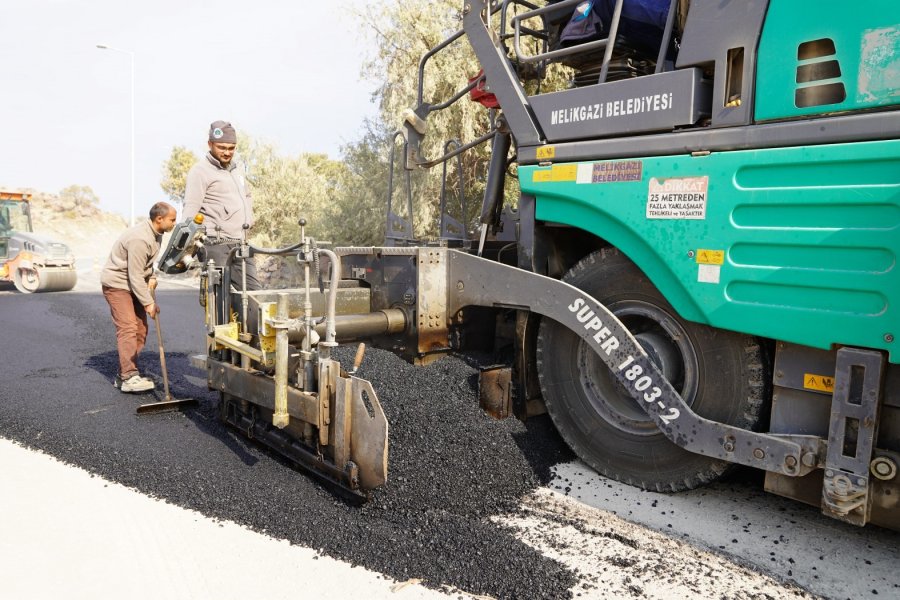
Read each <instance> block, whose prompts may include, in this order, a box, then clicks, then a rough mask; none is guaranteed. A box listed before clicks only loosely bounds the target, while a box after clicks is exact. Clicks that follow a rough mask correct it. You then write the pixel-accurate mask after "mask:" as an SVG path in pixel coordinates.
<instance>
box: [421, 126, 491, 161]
mask: <svg viewBox="0 0 900 600" xmlns="http://www.w3.org/2000/svg"><path fill="white" fill-rule="evenodd" d="M495 133H497V128H496V127H492V128H491V129H490V130H489V131H488V132H487V133H485V134H484V135H482V136H480V137H478V138H476V139H474V140H472V141H471V142H469V143H468V144H465V145H464V146H460V147H458V148H457V149H456V150H453V151H452V152H447V153H446V154H444V155H443V156H441V157H439V158H435V159H433V160H427V161H418V160H417V161H416V165H418V166H420V167H422V168H424V169H429V168H431V167H433V166H435V165H439V164H441V163H442V162H444V161H446V160H450V159H451V158H453V157H454V156H456V155H457V154H462V153H463V152H465V151H466V150H469V149H470V148H474V147H475V146H478V145H479V144H483V143H485V142H486V141H488V140H489V139H491V138H492V137H494V134H495Z"/></svg>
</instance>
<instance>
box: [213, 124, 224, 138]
mask: <svg viewBox="0 0 900 600" xmlns="http://www.w3.org/2000/svg"><path fill="white" fill-rule="evenodd" d="M223 135H225V134H224V132H223V131H222V130H221V129H219V128H218V127H216V128H215V129H213V137H214V138H216V139H219V138H221V137H222V136H223Z"/></svg>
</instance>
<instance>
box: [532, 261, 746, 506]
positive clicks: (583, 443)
mask: <svg viewBox="0 0 900 600" xmlns="http://www.w3.org/2000/svg"><path fill="white" fill-rule="evenodd" d="M563 280H564V281H565V282H567V283H570V284H572V285H574V286H575V287H577V288H579V289H582V290H584V291H585V292H587V293H589V294H590V295H592V296H593V297H594V298H596V299H597V300H599V301H600V302H601V303H602V304H604V305H605V306H606V307H608V308H609V309H610V310H611V311H612V312H613V313H614V314H615V315H616V317H617V318H618V319H619V320H620V321H622V322H623V323H624V324H625V326H626V327H627V328H628V329H629V330H630V331H631V332H632V334H634V335H635V337H637V339H638V341H639V342H640V344H641V346H642V347H643V348H644V350H646V351H647V353H648V354H650V356H651V358H652V359H653V360H654V362H655V363H656V365H657V366H658V367H660V369H661V370H662V371H663V374H664V375H665V376H666V378H667V379H668V380H669V381H670V382H671V383H672V385H673V386H674V387H675V389H676V390H678V392H679V393H680V394H681V396H682V397H683V398H684V399H685V401H686V402H687V403H688V405H689V406H691V408H692V410H693V411H694V412H696V413H697V414H699V415H701V416H703V417H706V418H708V419H712V420H713V421H718V422H722V423H729V424H731V425H736V426H738V427H741V428H744V429H753V428H754V427H755V426H756V424H757V423H758V421H759V419H760V409H761V406H762V400H763V386H764V383H763V382H764V373H763V370H764V369H763V361H762V354H761V349H760V346H759V344H758V343H757V341H756V340H755V338H753V337H751V336H747V335H742V334H738V333H733V332H729V331H723V330H720V329H714V328H712V327H708V326H705V325H700V324H697V323H692V322H689V321H685V320H684V319H682V318H681V317H679V316H678V315H677V313H676V312H675V310H674V309H673V308H672V307H671V306H670V305H669V303H668V302H666V300H665V299H664V298H663V296H662V294H660V293H659V291H658V290H657V289H656V287H654V285H653V284H652V283H651V282H650V280H648V279H647V277H646V276H645V275H644V274H643V272H641V270H640V269H638V268H637V266H635V264H634V263H632V262H631V261H630V260H629V259H628V258H626V257H625V256H623V255H622V254H620V253H619V252H618V250H616V249H614V248H607V249H603V250H601V251H598V252H594V253H593V254H590V255H588V256H587V257H586V258H584V259H582V260H581V261H580V262H579V263H578V264H576V265H575V266H574V267H572V269H571V270H570V271H569V272H568V273H567V274H566V276H565V277H564V279H563ZM537 364H538V374H539V377H540V382H541V390H542V392H543V395H544V401H545V403H546V405H547V411H548V412H549V413H550V416H551V418H552V419H553V422H554V424H555V425H556V428H557V429H558V430H559V433H560V434H561V435H562V437H563V439H565V440H566V442H567V443H568V444H569V446H571V448H572V449H573V450H574V451H575V453H576V454H577V455H578V456H579V457H580V458H581V459H582V460H584V461H585V462H586V463H587V464H589V465H590V466H591V467H593V468H594V469H596V470H597V471H598V472H599V473H601V474H603V475H605V476H607V477H610V478H612V479H616V480H618V481H622V482H624V483H627V484H630V485H634V486H637V487H640V488H643V489H648V490H656V491H680V490H685V489H691V488H695V487H697V486H700V485H703V484H705V483H708V482H710V481H712V480H714V479H716V478H718V477H720V476H721V475H722V474H723V473H725V472H726V471H727V470H728V468H729V466H730V465H729V463H726V462H724V461H720V460H717V459H713V458H708V457H705V456H701V455H699V454H693V453H690V452H688V451H686V450H684V449H682V448H680V447H678V446H676V445H675V444H674V443H672V442H670V441H669V440H668V439H667V438H666V437H665V436H664V435H663V434H662V433H661V432H660V431H659V429H658V428H657V427H656V425H655V424H654V423H653V422H652V421H651V420H650V418H649V417H648V416H647V414H646V413H645V412H644V410H643V409H642V408H641V407H640V406H639V405H638V403H637V402H635V401H634V399H632V398H631V397H630V396H629V395H628V394H627V393H626V391H625V390H624V389H623V388H622V387H621V386H620V385H619V384H618V382H616V380H615V378H614V377H613V375H612V373H611V372H610V371H609V369H608V368H607V367H606V365H605V364H604V363H603V362H602V361H601V360H600V359H599V357H597V356H596V354H595V353H594V352H593V351H592V350H591V348H590V347H589V346H588V345H587V344H585V343H584V342H583V341H582V340H581V338H579V337H578V336H577V335H576V334H575V333H574V332H572V331H571V330H570V329H568V328H566V327H563V326H562V325H560V324H559V323H557V322H556V321H553V320H551V319H546V318H545V319H543V320H542V321H541V325H540V329H539V331H538V342H537Z"/></svg>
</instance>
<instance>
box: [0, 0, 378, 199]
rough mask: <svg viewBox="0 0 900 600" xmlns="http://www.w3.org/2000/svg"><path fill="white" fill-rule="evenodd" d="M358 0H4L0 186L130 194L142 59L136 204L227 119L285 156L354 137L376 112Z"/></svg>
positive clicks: (327, 148)
mask: <svg viewBox="0 0 900 600" xmlns="http://www.w3.org/2000/svg"><path fill="white" fill-rule="evenodd" d="M365 4H366V2H364V1H363V0H347V1H344V2H284V1H277V0H256V1H255V2H248V1H246V0H244V1H241V2H238V1H235V0H219V1H217V2H205V1H203V2H200V1H194V0H180V1H173V0H156V1H154V2H148V3H133V2H128V1H122V0H94V1H90V0H27V1H26V0H18V1H16V0H10V1H8V2H3V3H2V5H0V88H2V89H0V185H4V186H12V187H31V188H35V189H37V190H39V191H46V192H58V191H59V190H60V189H62V188H64V187H66V186H68V185H71V184H79V185H89V186H91V187H92V188H93V189H94V191H95V192H96V193H97V194H98V195H99V196H100V205H101V207H102V208H103V209H104V210H107V211H111V212H118V213H120V214H122V215H123V216H125V217H128V215H129V213H130V204H131V155H130V149H131V67H130V59H129V56H128V55H127V54H122V53H119V52H112V51H109V50H99V49H97V48H96V45H97V44H107V45H109V46H113V47H117V48H121V49H123V50H129V51H133V52H134V55H135V140H136V150H135V189H136V191H135V212H136V214H137V215H138V216H141V215H143V214H145V213H146V212H147V210H148V209H149V207H150V206H151V205H152V204H153V203H154V202H156V201H158V200H163V199H165V198H164V196H163V193H162V191H161V190H160V188H159V180H160V171H161V168H162V163H163V162H164V161H165V159H166V158H167V157H168V156H169V153H170V151H171V148H172V147H173V146H175V145H181V146H186V147H188V148H190V149H192V150H194V151H195V152H196V153H198V154H200V153H202V152H205V151H206V135H207V130H208V126H209V123H210V122H211V121H213V120H216V119H226V120H230V121H231V122H232V123H233V124H234V125H235V127H236V128H237V129H238V134H239V135H240V133H241V132H248V133H250V134H252V135H253V136H254V137H256V138H261V139H263V140H265V141H268V142H272V143H274V144H275V145H276V146H277V147H278V148H279V150H280V151H281V152H282V153H284V154H297V153H300V152H325V153H328V154H329V155H330V156H332V157H337V156H338V155H339V149H340V146H341V145H343V144H345V143H348V142H352V141H354V140H356V139H358V137H359V135H360V133H361V125H362V121H363V118H364V117H365V116H367V115H368V116H373V115H375V113H376V110H375V107H374V105H373V104H372V103H371V93H372V91H373V90H374V88H375V85H376V84H375V83H373V82H372V81H363V80H362V78H361V70H362V62H363V59H364V58H365V57H366V56H368V54H369V49H368V46H367V42H370V40H371V36H370V35H369V32H368V30H367V28H366V26H365V22H364V21H363V20H361V19H359V18H358V17H357V16H356V13H357V12H358V11H359V10H360V7H363V6H365Z"/></svg>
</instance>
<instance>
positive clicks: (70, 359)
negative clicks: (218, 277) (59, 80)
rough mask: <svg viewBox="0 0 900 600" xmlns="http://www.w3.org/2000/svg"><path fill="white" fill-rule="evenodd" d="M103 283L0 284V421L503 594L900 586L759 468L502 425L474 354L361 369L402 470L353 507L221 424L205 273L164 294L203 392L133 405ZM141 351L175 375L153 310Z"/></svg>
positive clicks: (335, 541) (323, 536)
mask: <svg viewBox="0 0 900 600" xmlns="http://www.w3.org/2000/svg"><path fill="white" fill-rule="evenodd" d="M97 287H98V286H97V285H96V282H95V281H92V280H91V274H87V276H86V277H85V276H84V275H83V276H82V282H80V283H79V286H78V288H76V291H74V292H67V293H57V294H43V295H34V296H23V295H20V294H17V293H16V292H14V291H12V290H11V289H10V288H5V289H0V315H2V322H3V327H2V328H0V359H2V363H0V364H2V365H3V375H2V378H0V437H2V438H6V439H8V440H12V441H14V442H17V443H19V444H22V445H24V446H26V447H28V448H31V449H34V450H40V451H42V452H45V453H47V454H49V455H50V456H53V457H56V458H59V459H60V460H62V461H64V462H65V463H68V464H70V465H74V466H77V467H80V468H82V469H85V470H87V471H88V472H90V473H92V474H96V475H99V476H101V477H103V478H105V479H107V480H109V481H112V482H116V483H120V484H122V485H124V486H126V487H128V488H132V489H133V490H136V491H137V492H139V493H140V494H142V495H145V496H151V497H155V498H160V499H163V500H165V501H167V502H168V503H170V504H172V505H175V506H176V507H184V508H188V509H192V510H195V511H198V512H199V513H201V514H202V515H205V516H206V517H209V518H211V519H215V520H219V521H222V522H233V523H236V524H239V525H242V526H245V527H248V528H249V529H251V530H253V531H255V532H257V534H263V535H264V536H271V537H274V538H278V539H282V540H287V541H288V542H290V544H292V545H293V546H291V547H295V546H300V547H305V548H310V549H312V550H313V551H315V552H316V553H318V554H319V555H321V556H324V557H332V558H335V559H338V560H340V561H344V562H346V563H349V564H351V565H360V566H363V567H365V568H367V569H369V570H371V571H373V572H376V573H383V574H384V575H385V577H386V578H387V579H389V580H391V581H399V582H403V581H416V582H422V585H425V586H427V587H429V588H433V589H444V590H445V591H446V590H456V591H457V592H459V593H462V592H465V593H466V594H474V595H479V596H488V597H495V598H565V597H572V596H579V595H580V596H581V597H592V598H603V597H610V596H623V595H627V596H631V597H684V596H686V595H691V596H694V597H708V598H720V597H728V598H765V597H769V598H775V597H785V596H788V595H791V596H797V597H810V595H812V596H823V597H829V598H864V597H876V596H878V597H888V598H896V597H900V569H898V568H897V565H900V535H898V534H897V533H894V532H889V531H886V530H882V529H879V528H866V529H856V528H853V527H850V526H847V525H844V524H841V523H837V522H835V521H832V520H829V519H827V518H825V517H824V516H822V515H820V514H819V513H818V511H817V510H816V509H815V508H812V507H806V506H803V505H799V504H798V503H795V502H792V501H789V500H785V499H781V498H777V497H773V496H769V495H766V494H764V493H763V492H761V491H760V487H761V483H760V482H761V478H760V477H759V476H758V474H756V473H753V472H751V471H748V470H740V471H737V472H736V474H735V475H733V476H731V477H730V478H729V479H727V480H725V481H723V482H719V483H717V484H714V485H713V486H710V487H707V488H704V489H702V490H695V491H692V492H688V493H684V494H677V495H664V494H655V493H650V492H641V491H639V490H635V489H633V488H629V487H627V486H622V485H619V484H617V483H615V482H611V481H609V480H606V479H603V478H601V477H598V476H597V475H596V474H594V473H592V472H591V471H590V469H588V468H587V467H585V466H583V465H581V464H580V463H578V462H577V461H572V457H571V454H570V453H568V451H567V450H566V449H565V447H564V446H563V445H562V443H561V442H560V440H559V438H558V436H556V434H555V432H554V431H553V429H552V426H550V425H549V423H548V422H547V421H546V419H535V420H534V422H531V423H529V424H528V425H527V426H524V425H521V424H519V423H517V422H515V421H512V420H510V421H504V422H496V421H493V420H491V419H489V418H487V417H485V416H483V415H482V414H481V413H480V412H479V411H478V409H477V406H470V402H471V400H472V399H473V387H472V374H473V373H474V370H473V369H472V367H471V366H469V365H467V364H466V363H465V362H464V361H462V360H460V359H458V358H450V359H445V360H442V361H439V362H438V363H436V364H435V365H432V366H430V367H427V368H414V367H411V366H409V365H406V364H405V363H402V362H401V361H399V360H397V359H395V358H394V357H392V356H391V355H388V354H387V353H370V354H369V355H367V358H366V363H364V368H363V372H362V376H363V377H367V378H369V379H371V380H372V381H373V385H374V386H375V389H376V392H378V394H379V397H380V399H381V401H382V404H383V405H384V406H385V410H386V412H387V413H388V417H389V420H390V421H391V428H392V431H391V435H392V438H391V444H392V448H391V451H392V455H391V462H390V474H389V478H390V479H391V481H390V482H389V484H388V485H387V486H385V488H384V489H383V490H381V491H379V492H378V493H376V495H375V498H374V500H373V501H372V502H370V503H369V505H367V506H365V507H362V508H359V507H352V506H349V505H346V504H345V503H343V502H341V501H340V500H338V499H336V498H335V497H334V496H333V495H332V494H330V493H329V492H328V491H327V490H324V489H322V487H321V486H319V485H318V484H316V483H315V482H313V481H311V480H310V479H309V478H307V477H306V476H304V475H303V474H301V473H299V472H297V471H295V470H293V469H291V468H290V467H289V466H288V465H287V464H285V463H284V462H283V461H281V460H279V459H278V458H277V457H274V456H272V455H270V454H269V453H268V452H266V451H265V450H264V449H262V448H260V447H258V446H256V445H255V444H254V443H252V442H250V441H247V440H246V439H244V438H243V437H241V436H240V435H237V434H236V433H235V432H233V431H231V430H229V429H227V428H225V427H223V426H222V425H221V424H220V423H219V422H218V421H217V419H216V402H217V397H216V395H215V394H213V393H211V392H209V391H207V390H206V389H205V385H204V384H205V381H204V379H203V374H202V373H200V372H197V371H195V370H193V369H192V368H191V367H190V366H189V364H188V356H189V355H190V354H192V353H197V352H200V351H202V348H203V335H202V321H201V312H200V311H201V309H200V308H199V306H198V304H197V300H196V291H195V290H193V289H186V288H184V287H182V286H179V285H174V284H164V285H162V286H161V289H160V292H159V296H160V305H161V306H162V307H163V313H162V316H161V317H162V320H161V323H162V326H163V335H164V338H165V342H166V348H167V358H168V365H169V377H170V382H171V386H172V395H173V396H174V397H176V398H186V397H194V398H197V399H199V400H200V406H199V407H198V408H197V409H193V410H190V411H187V412H185V413H169V414H165V415H157V416H152V417H140V418H138V417H137V416H136V415H135V414H134V408H135V407H136V406H137V405H138V404H140V403H142V402H146V401H149V400H152V399H153V397H152V396H143V397H140V396H126V395H122V394H120V393H119V392H118V391H117V390H115V389H114V388H113V386H112V385H111V381H112V377H113V376H114V374H115V372H116V365H117V359H116V354H115V345H114V333H113V328H112V325H111V322H110V318H109V313H108V307H107V305H106V303H105V301H104V300H103V297H102V295H100V294H99V293H98V291H97ZM79 290H80V291H79ZM142 360H143V367H142V368H143V370H144V372H145V373H147V374H149V375H150V376H152V377H155V378H157V379H158V380H161V378H160V374H159V366H158V360H157V354H156V346H155V337H154V332H153V329H152V323H151V331H150V337H149V338H148V345H147V348H146V349H145V351H144V353H143V355H142ZM160 387H161V386H160ZM158 393H159V394H161V392H158ZM0 468H6V467H5V466H4V465H3V464H2V463H0ZM8 492H9V491H7V493H8ZM59 493H60V494H61V495H64V494H65V493H66V492H65V490H59ZM36 510H37V508H36ZM6 517H7V519H10V518H15V519H17V520H18V519H19V518H20V520H21V521H24V522H27V521H28V519H32V518H37V515H29V514H23V515H17V516H15V517H11V516H10V515H6ZM617 517H621V519H624V521H621V520H620V519H619V518H617ZM2 522H3V521H2V520H0V523H2ZM635 525H637V526H635ZM657 532H659V533H657ZM0 534H2V532H0ZM660 534H662V535H660ZM110 535H114V533H113V532H111V533H110ZM0 548H7V550H6V551H7V552H10V550H9V544H7V545H6V546H0ZM214 551H215V549H210V552H214ZM285 551H287V550H285ZM8 558H9V557H5V556H2V555H0V564H6V563H7V559H8ZM248 567H249V568H248V570H247V571H248V572H247V574H246V575H245V576H247V577H252V571H253V569H252V564H251V565H248ZM44 568H46V569H53V566H52V565H44ZM230 575H231V576H236V574H234V573H232V574H230ZM72 583H73V586H74V587H73V589H77V582H72ZM340 585H341V581H335V582H334V586H336V588H335V589H338V590H339V589H340ZM301 589H302V586H298V590H301ZM457 592H454V594H456V593H457ZM0 597H2V593H0Z"/></svg>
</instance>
